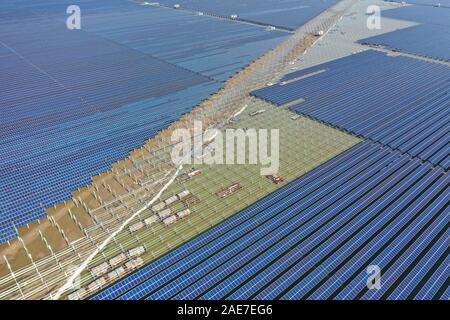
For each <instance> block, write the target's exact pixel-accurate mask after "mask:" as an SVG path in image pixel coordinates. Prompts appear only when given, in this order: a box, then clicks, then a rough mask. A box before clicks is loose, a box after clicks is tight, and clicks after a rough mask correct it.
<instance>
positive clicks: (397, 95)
mask: <svg viewBox="0 0 450 320" xmlns="http://www.w3.org/2000/svg"><path fill="white" fill-rule="evenodd" d="M319 68H320V69H326V72H323V73H320V74H316V75H314V76H311V77H307V78H304V79H300V80H298V81H293V82H289V83H287V84H284V85H283V84H278V85H274V86H271V87H267V88H263V89H260V90H257V91H255V92H253V95H255V96H257V97H260V98H263V99H265V100H268V101H270V102H273V103H275V104H277V105H284V104H286V103H289V102H292V101H296V100H298V99H300V98H303V99H305V101H304V102H302V103H299V104H297V105H294V106H292V107H291V109H292V110H294V111H296V112H298V113H301V114H304V115H307V116H310V117H313V118H315V119H318V120H320V121H323V122H326V123H328V124H330V125H332V126H335V127H338V128H340V129H342V130H345V131H348V132H351V133H354V134H357V135H361V136H363V137H365V138H368V139H372V140H374V141H378V142H380V143H382V144H385V145H388V146H390V147H391V148H393V149H399V150H401V151H402V152H406V153H408V154H410V155H412V156H417V157H419V158H420V159H422V160H424V161H429V162H431V163H433V164H435V165H439V166H441V167H443V168H445V169H447V168H448V167H449V165H450V155H449V148H450V146H449V142H450V138H449V131H448V123H449V120H450V115H449V113H448V110H449V106H450V105H449V101H450V100H449V89H450V68H449V67H448V66H446V65H442V64H436V63H431V62H426V61H421V60H416V59H411V58H407V57H403V56H397V57H392V56H387V55H385V54H384V53H381V52H375V51H373V50H369V51H365V52H362V53H359V54H355V55H352V56H350V57H346V58H342V59H339V60H335V61H333V62H331V63H325V64H323V65H320V66H318V67H314V70H315V69H319ZM307 72H308V71H307ZM292 77H295V73H294V75H292Z"/></svg>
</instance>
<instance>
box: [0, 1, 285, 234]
mask: <svg viewBox="0 0 450 320" xmlns="http://www.w3.org/2000/svg"><path fill="white" fill-rule="evenodd" d="M71 4H73V3H72V2H71V1H68V0H61V1H50V0H48V1H39V2H36V1H32V0H25V1H8V2H5V3H3V2H2V3H1V4H0V16H1V17H2V19H1V21H0V25H1V28H0V86H1V88H2V90H1V93H0V133H1V134H0V137H1V138H0V152H1V154H2V160H1V161H0V242H4V241H6V240H9V239H11V238H13V237H15V236H16V235H17V233H16V230H15V228H14V226H13V224H14V225H15V226H16V227H20V226H22V225H24V224H26V223H29V222H32V221H34V220H36V219H38V218H41V217H43V216H45V214H46V212H45V210H44V208H46V207H49V206H52V205H54V204H56V203H58V202H60V201H62V200H66V199H69V198H70V195H71V192H72V191H73V190H74V189H76V188H78V187H80V186H83V185H85V184H88V183H89V182H90V178H91V176H93V175H96V174H99V173H101V172H103V171H105V170H107V169H109V168H110V165H111V163H113V162H114V161H117V160H120V159H123V158H124V157H126V156H127V155H128V151H129V150H132V149H133V148H135V147H138V146H141V145H142V144H143V143H144V142H145V140H146V139H148V138H151V137H153V136H154V135H155V134H156V133H157V132H158V131H159V130H161V129H164V128H166V127H167V126H168V125H169V124H170V123H171V122H172V121H174V120H176V119H178V118H180V117H181V115H182V114H184V113H186V112H189V111H190V110H191V109H192V108H193V107H194V106H195V105H197V104H199V103H200V102H201V101H202V100H204V99H206V98H207V97H208V96H209V95H210V94H211V93H213V92H216V91H217V90H218V89H219V88H221V87H222V85H223V84H222V83H221V82H219V81H222V80H225V79H227V78H228V77H230V76H231V75H233V74H234V73H235V72H237V71H238V70H239V69H241V68H242V67H244V66H245V65H247V64H249V63H250V62H251V61H253V60H255V59H256V58H257V57H258V56H260V55H261V54H263V53H264V52H266V51H267V50H268V49H269V48H271V47H273V46H275V45H276V44H277V43H278V42H279V41H281V40H282V39H283V38H284V37H285V36H286V35H287V34H286V33H285V32H278V31H275V32H273V31H270V32H269V31H265V30H264V29H262V28H258V27H255V26H250V25H243V24H234V23H231V22H227V21H222V20H218V19H212V18H207V17H199V16H194V15H191V14H187V13H183V12H177V11H175V10H166V9H156V8H149V7H145V6H140V5H138V4H136V3H131V2H128V1H122V0H108V1H93V0H81V1H78V2H77V5H79V7H80V9H81V30H68V29H67V28H66V19H67V17H68V15H67V14H66V8H67V6H68V5H71ZM3 13H5V14H3ZM3 18H5V19H3ZM167 34H171V35H173V36H171V37H167ZM211 77H214V79H213V78H211ZM216 80H219V81H216Z"/></svg>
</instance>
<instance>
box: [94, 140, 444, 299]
mask: <svg viewBox="0 0 450 320" xmlns="http://www.w3.org/2000/svg"><path fill="white" fill-rule="evenodd" d="M449 182H450V180H449V177H448V174H445V173H444V170H443V169H441V168H432V166H431V165H430V164H427V163H421V161H420V160H419V159H413V158H410V157H408V156H405V155H402V154H401V153H400V152H399V151H394V150H392V149H390V148H386V147H384V148H383V147H382V146H380V145H379V144H376V143H372V142H370V141H365V142H362V143H360V144H358V145H357V146H355V147H353V148H351V149H349V150H348V151H346V152H344V153H342V154H341V155H339V156H337V157H335V158H334V159H332V160H330V161H328V162H327V163H325V164H324V165H322V166H320V167H318V168H316V169H315V170H313V171H311V172H309V173H307V174H306V175H304V176H302V177H300V178H298V179H297V180H295V181H294V182H292V183H290V184H288V185H286V186H285V187H283V188H281V189H279V190H278V191H276V192H274V193H272V194H271V195H269V196H267V197H266V198H264V199H262V200H261V201H258V202H257V203H255V204H253V205H251V206H250V207H248V208H246V209H245V210H243V211H241V212H239V213H237V214H235V215H234V216H232V217H230V218H229V219H227V220H226V221H224V222H223V223H221V224H220V225H217V226H216V227H213V228H212V229H210V230H208V231H207V232H205V233H203V234H201V235H200V236H198V237H197V238H195V239H193V240H191V241H189V242H187V243H185V244H184V245H182V246H180V247H178V248H176V249H174V250H173V251H171V252H170V253H168V254H167V255H165V256H163V257H162V258H160V259H158V260H156V261H154V262H152V263H150V264H148V265H147V266H146V267H144V268H142V269H141V270H139V271H137V272H136V273H134V274H132V275H130V276H129V277H127V278H125V279H123V280H121V281H120V282H118V283H116V284H114V285H112V286H111V287H109V288H107V289H106V290H104V291H103V292H101V293H99V294H98V295H96V296H94V297H93V299H113V298H115V299H143V298H146V299H194V298H195V299H211V298H214V299H300V298H304V299H313V298H321V299H331V298H336V299H353V298H361V299H374V298H382V299H406V298H411V299H431V298H435V299H449V298H450V296H449V292H448V290H446V289H447V287H448V284H447V283H446V281H447V280H448V279H447V276H448V250H449V249H448V241H449V236H450V234H449V232H448V226H449V222H448V202H449V197H448V191H449V190H448V189H449ZM372 265H377V266H378V267H380V268H381V270H383V273H382V286H381V289H380V290H369V289H368V287H367V283H366V281H367V277H368V273H367V268H368V267H369V266H372Z"/></svg>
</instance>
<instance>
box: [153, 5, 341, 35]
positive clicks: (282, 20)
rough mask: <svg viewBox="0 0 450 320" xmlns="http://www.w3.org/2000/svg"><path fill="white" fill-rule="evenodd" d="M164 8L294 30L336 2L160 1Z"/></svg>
mask: <svg viewBox="0 0 450 320" xmlns="http://www.w3.org/2000/svg"><path fill="white" fill-rule="evenodd" d="M159 2H160V3H162V4H165V5H171V6H173V5H175V4H179V5H180V8H183V9H184V8H186V9H190V10H196V11H200V12H206V13H212V14H215V15H219V16H222V17H230V16H231V15H234V14H236V15H238V18H239V19H242V20H247V21H253V22H257V23H262V24H266V25H271V26H277V27H283V28H287V29H291V30H294V29H296V28H298V27H300V26H302V25H303V24H305V22H307V21H308V20H310V19H312V18H313V17H315V16H317V15H318V14H320V13H321V12H322V11H324V10H326V9H327V8H329V7H331V6H332V5H334V4H336V2H337V1H336V0H321V1H317V0H297V1H292V0H264V1H260V0H227V1H222V0H161V1H159Z"/></svg>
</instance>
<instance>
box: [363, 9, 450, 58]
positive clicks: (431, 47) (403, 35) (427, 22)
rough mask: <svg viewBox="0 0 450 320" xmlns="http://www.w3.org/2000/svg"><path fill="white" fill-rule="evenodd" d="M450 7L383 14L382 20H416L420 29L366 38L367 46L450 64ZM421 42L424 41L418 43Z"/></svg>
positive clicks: (364, 42)
mask: <svg viewBox="0 0 450 320" xmlns="http://www.w3.org/2000/svg"><path fill="white" fill-rule="evenodd" d="M449 9H450V6H449V7H448V8H437V7H433V6H421V5H413V6H407V7H401V8H397V9H392V10H386V11H383V12H382V17H387V18H393V19H401V20H408V21H415V22H418V23H420V24H419V25H418V26H414V27H410V28H406V29H403V30H398V31H394V32H389V33H386V34H382V35H379V36H375V37H370V38H366V39H362V40H360V41H359V42H360V43H363V44H374V45H383V46H386V47H388V48H391V49H396V50H399V51H403V52H407V53H412V54H417V55H421V56H426V57H432V58H435V59H440V60H445V61H450V32H449V30H450V10H449ZM417 39H420V41H417Z"/></svg>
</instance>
